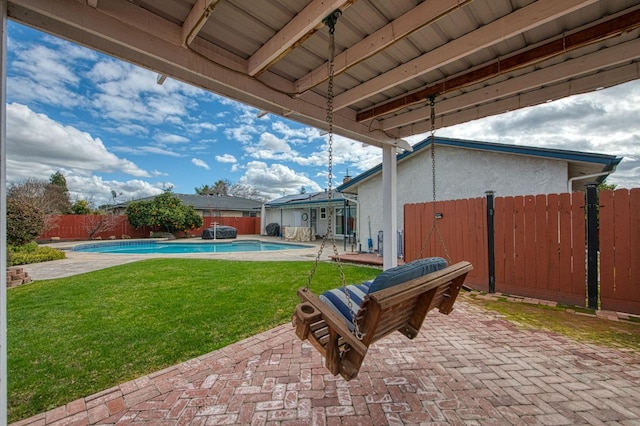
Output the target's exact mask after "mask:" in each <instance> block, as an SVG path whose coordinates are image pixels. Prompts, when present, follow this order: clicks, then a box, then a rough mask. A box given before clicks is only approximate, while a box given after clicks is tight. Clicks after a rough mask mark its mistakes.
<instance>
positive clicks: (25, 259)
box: [7, 242, 67, 266]
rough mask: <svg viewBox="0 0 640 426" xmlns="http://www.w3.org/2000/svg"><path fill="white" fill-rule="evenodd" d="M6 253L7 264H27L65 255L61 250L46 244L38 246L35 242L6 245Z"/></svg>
mask: <svg viewBox="0 0 640 426" xmlns="http://www.w3.org/2000/svg"><path fill="white" fill-rule="evenodd" d="M7 254H8V255H7V266H16V265H27V264H29V263H40V262H47V261H49V260H58V259H64V258H66V257H67V256H66V255H65V254H64V252H63V251H61V250H58V249H55V248H53V247H47V246H42V247H40V246H38V244H36V243H35V242H31V243H29V244H24V245H21V246H8V250H7Z"/></svg>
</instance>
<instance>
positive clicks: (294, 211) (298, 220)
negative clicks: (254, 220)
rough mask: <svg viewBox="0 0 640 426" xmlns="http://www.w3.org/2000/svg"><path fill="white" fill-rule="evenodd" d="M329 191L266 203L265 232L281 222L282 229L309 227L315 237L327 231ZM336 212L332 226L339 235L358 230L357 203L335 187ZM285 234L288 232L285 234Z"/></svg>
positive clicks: (333, 209) (298, 195)
mask: <svg viewBox="0 0 640 426" xmlns="http://www.w3.org/2000/svg"><path fill="white" fill-rule="evenodd" d="M327 198H328V192H327V191H322V192H316V193H313V194H295V195H287V196H284V197H282V198H278V199H276V200H273V201H269V202H267V203H265V204H264V210H263V215H262V217H261V221H262V228H261V229H262V233H263V234H266V230H265V227H266V226H267V225H269V224H271V223H277V224H278V225H279V227H280V228H281V230H282V228H287V227H294V228H307V229H309V233H310V234H311V235H312V236H314V237H320V236H324V235H325V234H326V233H327V225H328V215H329V204H328V202H327V201H328V200H327ZM331 209H332V212H333V219H332V229H333V233H334V235H335V236H336V237H339V238H342V237H343V236H344V235H345V234H346V235H351V234H352V232H353V230H354V229H355V226H356V224H355V217H356V203H355V202H354V201H350V200H348V199H347V198H345V196H344V195H343V194H340V193H339V192H337V191H335V190H333V192H332V197H331ZM283 235H284V234H283Z"/></svg>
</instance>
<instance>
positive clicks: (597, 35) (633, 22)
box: [356, 9, 640, 122]
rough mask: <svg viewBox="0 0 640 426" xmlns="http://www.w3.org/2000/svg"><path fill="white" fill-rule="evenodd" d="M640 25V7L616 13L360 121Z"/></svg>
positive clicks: (363, 114) (383, 106) (397, 101)
mask: <svg viewBox="0 0 640 426" xmlns="http://www.w3.org/2000/svg"><path fill="white" fill-rule="evenodd" d="M639 27H640V9H636V10H634V11H632V12H628V13H626V14H624V15H621V16H616V17H614V18H611V19H608V20H606V21H604V22H601V23H599V24H596V25H593V26H590V27H588V28H585V29H583V30H580V31H577V32H575V33H572V34H568V35H565V36H563V37H561V38H558V39H556V40H553V41H550V42H548V43H545V44H542V45H539V46H537V47H534V48H531V49H527V50H524V51H522V52H520V53H517V54H515V55H512V56H510V57H508V58H504V59H499V60H497V61H494V62H492V63H490V64H488V65H485V66H482V67H480V68H477V69H475V70H472V71H471V72H468V73H465V74H462V75H459V76H457V77H455V78H452V79H449V80H446V81H443V82H441V83H438V84H435V85H433V86H429V87H426V88H424V89H422V90H418V91H416V92H413V93H410V94H407V95H405V96H402V97H400V98H396V99H394V100H392V101H389V102H385V103H383V104H380V105H376V106H375V107H373V108H371V109H368V110H366V111H362V112H359V113H358V114H357V118H356V120H357V121H359V122H362V121H367V120H370V119H372V118H375V117H380V116H382V115H385V114H389V113H391V112H394V111H397V110H399V109H402V108H406V107H407V106H410V105H415V104H417V103H420V102H425V99H427V98H428V97H430V96H431V95H438V94H439V95H442V94H444V93H447V92H451V91H454V90H459V89H461V88H463V87H467V86H470V85H472V84H476V83H479V82H481V81H484V80H487V79H489V78H492V77H495V76H498V75H500V74H504V73H507V72H510V71H514V70H516V69H519V68H522V67H525V66H528V65H531V64H535V63H537V62H541V61H543V60H545V59H549V58H551V57H554V56H557V55H560V54H563V53H566V52H568V51H570V50H574V49H577V48H580V47H583V46H586V45H589V44H593V43H597V42H599V41H602V40H605V39H607V38H611V37H615V36H617V35H619V34H622V33H624V32H626V31H630V30H633V29H635V28H639Z"/></svg>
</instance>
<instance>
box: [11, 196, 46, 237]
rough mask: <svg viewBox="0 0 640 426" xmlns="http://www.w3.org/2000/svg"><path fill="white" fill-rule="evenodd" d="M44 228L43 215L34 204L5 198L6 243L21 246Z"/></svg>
mask: <svg viewBox="0 0 640 426" xmlns="http://www.w3.org/2000/svg"><path fill="white" fill-rule="evenodd" d="M43 229H44V215H43V214H42V212H41V211H40V210H39V209H38V208H37V207H36V206H34V205H32V204H29V203H28V202H27V201H24V200H18V199H7V243H8V244H11V245H17V246H21V245H24V244H27V243H30V242H32V241H35V239H36V238H38V235H40V234H41V233H42V230H43Z"/></svg>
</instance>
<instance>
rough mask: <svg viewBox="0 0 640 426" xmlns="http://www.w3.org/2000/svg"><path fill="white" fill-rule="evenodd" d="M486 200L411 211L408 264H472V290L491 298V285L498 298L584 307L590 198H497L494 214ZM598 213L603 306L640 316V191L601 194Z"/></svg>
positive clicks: (407, 234)
mask: <svg viewBox="0 0 640 426" xmlns="http://www.w3.org/2000/svg"><path fill="white" fill-rule="evenodd" d="M488 199H489V198H476V199H468V200H456V201H448V202H437V203H436V204H435V206H436V208H435V210H434V208H433V204H432V203H424V204H407V205H406V206H405V211H404V215H405V216H404V223H405V258H406V260H408V261H410V260H413V259H417V258H419V257H425V256H442V257H445V258H447V257H448V258H449V259H450V262H456V261H459V260H469V261H470V262H471V263H473V265H474V271H473V274H471V275H470V276H469V277H468V279H467V284H468V285H470V286H471V287H473V288H476V289H480V290H485V291H488V290H489V289H490V283H491V280H493V281H494V288H495V291H497V292H500V293H507V294H514V295H520V296H525V297H534V298H540V299H546V300H554V301H557V302H560V303H565V304H571V305H577V306H586V300H587V299H586V297H587V283H586V281H587V267H586V263H587V262H586V231H585V229H586V222H585V208H584V207H585V195H584V194H583V193H573V194H568V193H567V194H549V195H536V196H519V197H499V198H495V202H494V203H493V208H487V204H488V202H487V200H488ZM599 206H600V207H599V214H600V217H599V224H600V228H599V242H600V281H599V289H600V293H599V297H600V307H601V309H606V310H615V311H620V312H627V313H633V314H640V189H632V190H627V189H620V190H616V191H601V192H600V193H599ZM489 207H491V206H489ZM434 212H435V216H436V217H440V218H439V219H435V220H436V223H437V228H435V229H434V227H433V222H434V219H433V217H434ZM491 219H492V220H493V226H494V232H493V237H494V239H493V244H494V250H493V254H492V255H491V256H490V253H489V246H490V243H489V237H490V235H489V232H488V228H489V227H488V224H489V222H490V220H491ZM438 231H439V232H438ZM438 234H440V235H441V236H442V242H441V241H440V238H439V236H438ZM425 242H426V243H425ZM423 246H424V248H423ZM421 251H422V253H421ZM447 254H448V256H447ZM492 262H493V265H494V268H493V271H490V265H491V263H492Z"/></svg>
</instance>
